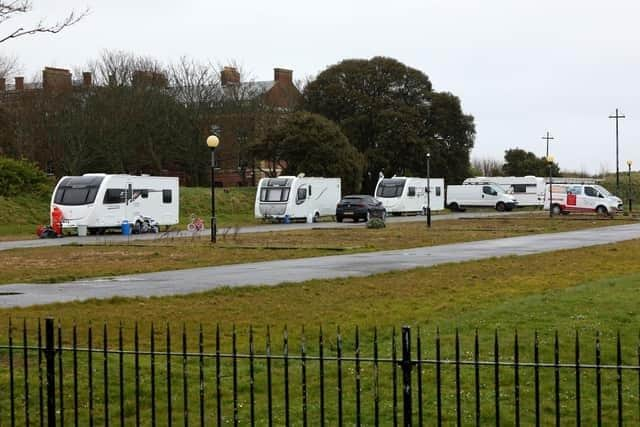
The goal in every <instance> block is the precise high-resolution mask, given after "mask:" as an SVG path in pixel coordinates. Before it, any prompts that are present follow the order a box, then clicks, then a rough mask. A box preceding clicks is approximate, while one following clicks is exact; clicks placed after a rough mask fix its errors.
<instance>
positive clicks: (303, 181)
mask: <svg viewBox="0 0 640 427" xmlns="http://www.w3.org/2000/svg"><path fill="white" fill-rule="evenodd" d="M341 195H342V194H341V181H340V178H315V177H305V176H304V174H300V175H298V176H280V177H277V178H262V179H261V180H260V182H259V183H258V190H257V192H256V203H255V209H254V210H255V217H256V218H262V219H275V220H281V221H286V220H305V221H306V222H315V221H317V220H318V219H319V218H320V217H321V216H328V215H335V213H336V205H337V204H338V202H339V201H340V197H341Z"/></svg>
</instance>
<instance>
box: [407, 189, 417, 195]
mask: <svg viewBox="0 0 640 427" xmlns="http://www.w3.org/2000/svg"><path fill="white" fill-rule="evenodd" d="M415 195H416V187H409V188H407V196H409V197H413V196H415Z"/></svg>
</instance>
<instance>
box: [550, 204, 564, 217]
mask: <svg viewBox="0 0 640 427" xmlns="http://www.w3.org/2000/svg"><path fill="white" fill-rule="evenodd" d="M551 212H552V213H553V214H554V215H560V214H561V213H562V208H561V207H560V205H553V206H552V207H551Z"/></svg>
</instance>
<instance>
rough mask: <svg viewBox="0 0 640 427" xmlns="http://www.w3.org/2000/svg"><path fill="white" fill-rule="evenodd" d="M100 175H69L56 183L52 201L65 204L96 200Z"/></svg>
mask: <svg viewBox="0 0 640 427" xmlns="http://www.w3.org/2000/svg"><path fill="white" fill-rule="evenodd" d="M102 179H103V177H101V176H88V177H85V176H70V177H67V178H65V179H63V180H62V181H60V184H59V185H58V189H57V190H56V194H55V196H54V197H53V201H54V203H57V204H59V205H67V206H78V205H88V204H91V203H93V202H95V200H96V195H97V194H98V188H99V187H100V183H101V182H102Z"/></svg>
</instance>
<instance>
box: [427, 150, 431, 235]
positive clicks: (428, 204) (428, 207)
mask: <svg viewBox="0 0 640 427" xmlns="http://www.w3.org/2000/svg"><path fill="white" fill-rule="evenodd" d="M430 161H431V153H427V227H429V228H431V165H430Z"/></svg>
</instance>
